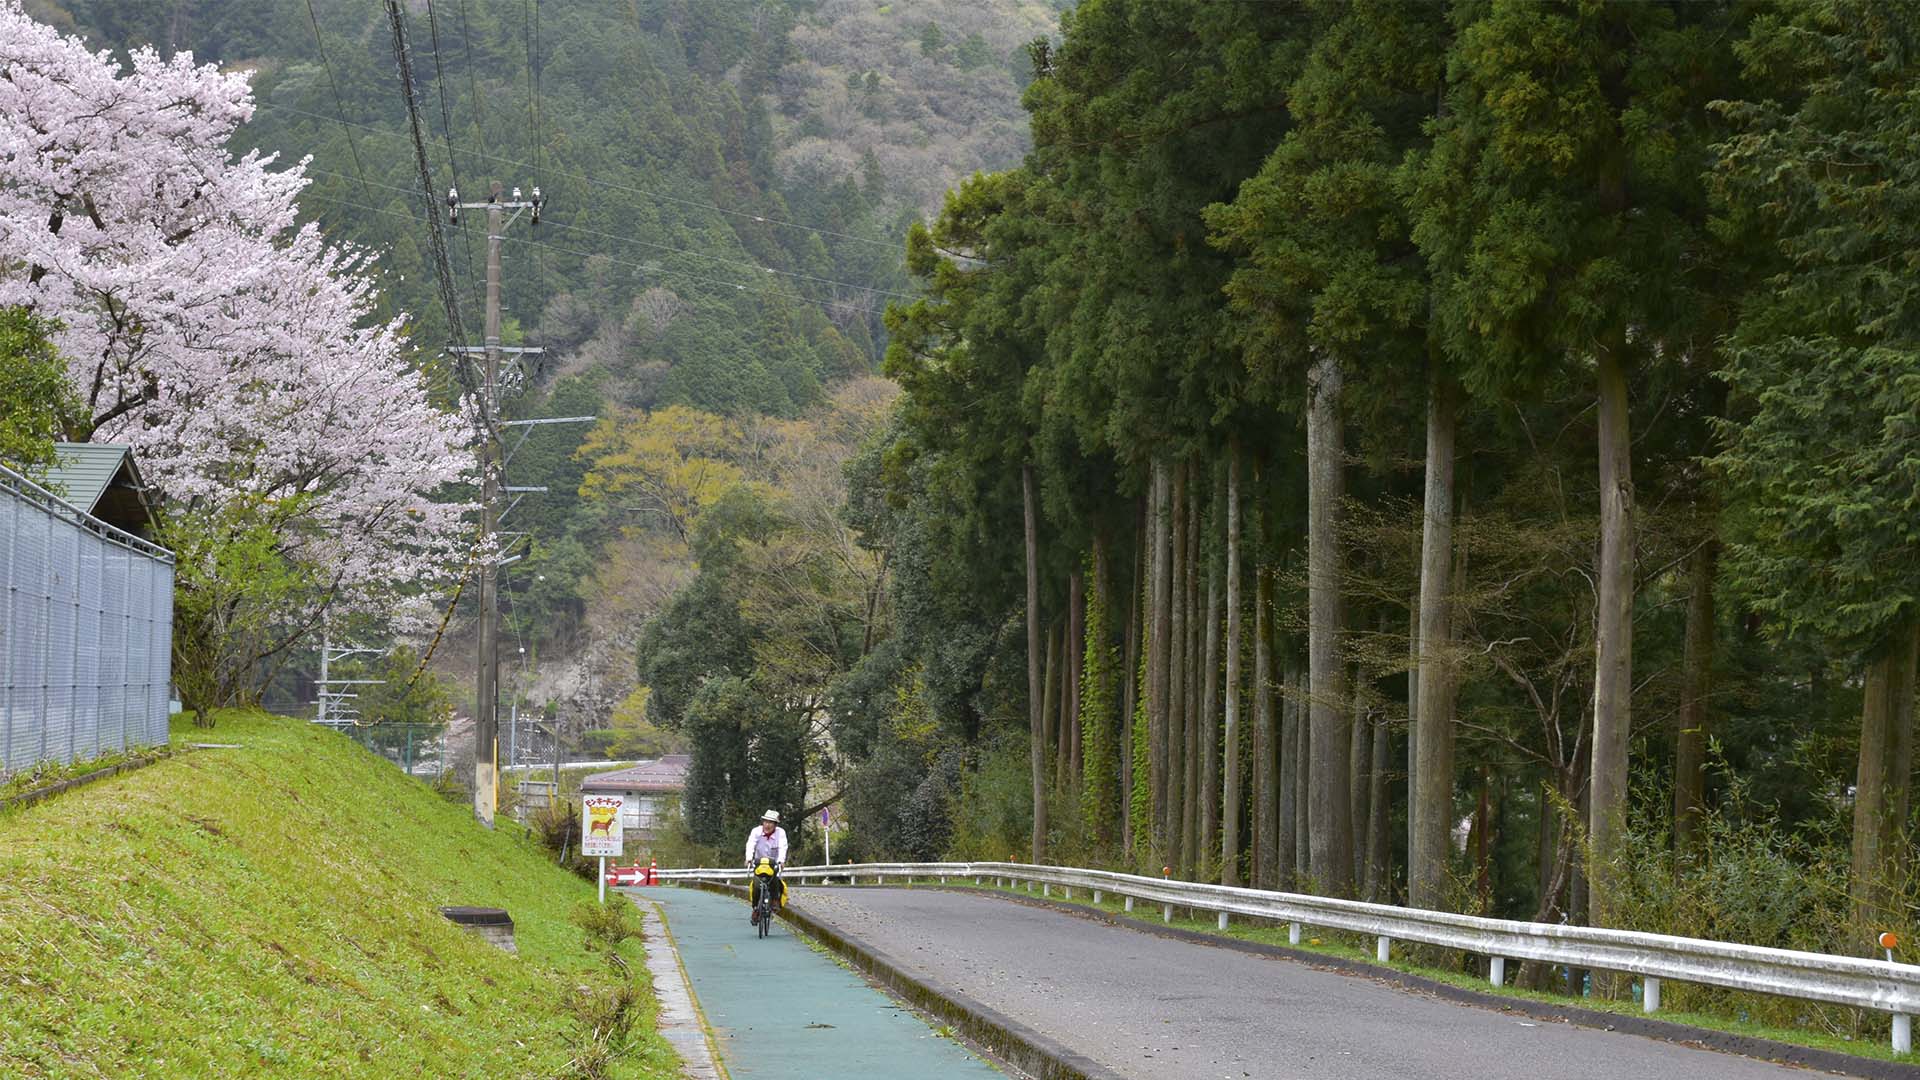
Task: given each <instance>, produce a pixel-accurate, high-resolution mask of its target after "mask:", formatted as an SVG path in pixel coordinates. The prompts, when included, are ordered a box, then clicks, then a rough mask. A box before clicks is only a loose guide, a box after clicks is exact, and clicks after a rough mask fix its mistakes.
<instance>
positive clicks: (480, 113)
mask: <svg viewBox="0 0 1920 1080" xmlns="http://www.w3.org/2000/svg"><path fill="white" fill-rule="evenodd" d="M459 2H460V47H461V49H462V50H464V51H465V52H466V54H467V89H468V90H469V91H470V92H471V93H472V94H473V121H474V128H473V134H474V138H476V139H478V140H479V141H480V156H482V157H485V156H486V151H487V114H486V111H485V110H484V108H483V107H482V104H481V99H480V80H479V78H478V77H477V76H475V75H474V73H473V71H474V68H473V33H472V31H470V30H468V29H467V0H459Z"/></svg>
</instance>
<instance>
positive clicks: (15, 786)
mask: <svg viewBox="0 0 1920 1080" xmlns="http://www.w3.org/2000/svg"><path fill="white" fill-rule="evenodd" d="M153 754H154V751H152V750H149V749H144V748H142V749H133V750H116V751H114V752H112V753H109V754H102V755H100V756H99V757H96V758H84V759H82V760H79V761H70V762H66V763H64V764H63V763H61V762H57V761H46V762H42V763H40V764H38V765H35V766H34V767H32V768H30V769H22V770H20V771H19V772H16V773H13V774H12V775H10V776H7V777H6V778H5V779H0V803H5V802H7V801H9V800H11V799H15V798H18V797H20V796H22V795H26V794H29V793H31V792H34V791H38V790H39V789H41V788H45V787H52V786H53V785H54V784H57V783H59V782H61V781H62V780H71V779H73V778H74V777H76V776H85V775H86V774H87V773H90V772H97V771H98V770H100V769H105V768H108V767H109V766H113V765H118V764H120V763H121V762H125V761H132V760H134V759H136V758H145V757H150V756H152V755H153Z"/></svg>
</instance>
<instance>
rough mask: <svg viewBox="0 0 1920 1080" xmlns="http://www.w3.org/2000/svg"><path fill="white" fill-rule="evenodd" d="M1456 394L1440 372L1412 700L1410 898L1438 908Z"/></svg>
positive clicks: (1446, 780) (1448, 773) (1446, 767)
mask: <svg viewBox="0 0 1920 1080" xmlns="http://www.w3.org/2000/svg"><path fill="white" fill-rule="evenodd" d="M1454 430H1455V420H1454V402H1453V393H1452V389H1451V387H1449V386H1448V385H1447V384H1446V383H1445V381H1444V380H1443V378H1442V377H1441V376H1439V375H1437V374H1436V375H1435V376H1434V379H1433V388H1432V391H1431V393H1429V394H1428V396H1427V482H1426V508H1425V514H1424V516H1423V522H1422V526H1421V535H1420V607H1419V626H1418V630H1419V632H1418V637H1417V642H1416V646H1415V647H1416V649H1417V650H1418V651H1417V654H1416V655H1417V657H1418V664H1417V669H1416V672H1417V673H1416V678H1415V684H1416V685H1415V690H1414V694H1413V700H1412V705H1413V706H1414V708H1415V709H1416V710H1417V711H1415V712H1414V714H1413V715H1414V723H1413V734H1412V736H1411V739H1412V743H1413V749H1414V754H1415V761H1414V772H1413V782H1412V783H1411V784H1410V785H1409V790H1410V792H1411V798H1410V799H1409V800H1408V804H1407V816H1408V817H1409V819H1410V820H1411V828H1412V834H1411V835H1412V836H1413V843H1412V846H1411V847H1410V848H1409V849H1408V851H1407V893H1408V902H1409V903H1411V904H1412V905H1413V906H1414V907H1423V908H1439V907H1440V906H1441V905H1442V904H1443V903H1444V902H1445V888H1446V877H1447V850H1448V837H1447V830H1448V828H1449V824H1450V822H1451V821H1452V820H1453V701H1454V696H1453V695H1454V690H1453V677H1452V670H1451V659H1452V655H1451V654H1452V648H1453V624H1452V619H1451V613H1450V610H1449V605H1450V604H1451V593H1452V580H1451V577H1450V573H1449V572H1450V571H1451V570H1452V568H1453V460H1454Z"/></svg>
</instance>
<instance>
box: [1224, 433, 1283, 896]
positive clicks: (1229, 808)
mask: <svg viewBox="0 0 1920 1080" xmlns="http://www.w3.org/2000/svg"><path fill="white" fill-rule="evenodd" d="M1257 591H1258V590H1256V592H1257ZM1254 624H1255V626H1256V628H1261V627H1264V624H1265V621H1264V620H1263V619H1262V618H1261V617H1260V616H1259V615H1257V614H1256V615H1255V616H1254ZM1255 632H1256V633H1257V632H1259V631H1258V629H1256V631H1255ZM1262 651H1263V652H1264V650H1262ZM1254 668H1255V670H1254V679H1255V681H1256V683H1259V682H1264V681H1265V679H1266V676H1267V672H1266V670H1265V665H1264V664H1262V663H1259V662H1256V663H1255V665H1254ZM1226 680H1227V681H1226V691H1227V692H1226V699H1227V700H1226V712H1227V716H1226V729H1227V730H1226V747H1225V749H1224V750H1223V751H1222V753H1223V755H1224V756H1225V758H1226V766H1227V768H1226V773H1227V775H1226V790H1225V791H1224V792H1223V794H1222V796H1221V800H1220V884H1222V885H1238V884H1240V453H1239V450H1238V449H1237V448H1236V449H1233V450H1229V451H1228V456H1227V675H1226ZM1265 692H1266V691H1265V689H1264V688H1260V687H1256V689H1255V690H1254V693H1256V694H1264V693H1265ZM1272 712H1273V710H1271V709H1266V708H1263V709H1261V713H1262V715H1261V717H1260V720H1259V726H1260V734H1259V736H1258V738H1257V740H1256V743H1255V747H1256V749H1255V752H1256V753H1265V754H1266V755H1267V756H1268V757H1269V758H1271V757H1272V755H1273V737H1272V731H1271V726H1272V724H1271V718H1272ZM1262 771H1264V772H1267V773H1269V774H1271V773H1272V771H1273V770H1272V765H1271V763H1269V765H1268V767H1267V768H1266V769H1264V770H1262ZM1265 786H1266V787H1267V788H1269V789H1271V788H1272V786H1273V785H1272V783H1271V782H1269V783H1268V784H1266V785H1265ZM1271 799H1272V792H1271V791H1270V790H1269V791H1268V792H1267V794H1266V795H1265V800H1271ZM1263 831H1264V830H1263Z"/></svg>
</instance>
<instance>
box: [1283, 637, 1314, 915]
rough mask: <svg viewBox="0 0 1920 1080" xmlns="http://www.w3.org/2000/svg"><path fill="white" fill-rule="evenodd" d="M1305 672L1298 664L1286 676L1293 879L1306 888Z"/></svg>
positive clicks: (1309, 826)
mask: <svg viewBox="0 0 1920 1080" xmlns="http://www.w3.org/2000/svg"><path fill="white" fill-rule="evenodd" d="M1305 682H1306V676H1305V674H1304V673H1303V672H1301V671H1300V670H1299V669H1298V668H1295V669H1294V671H1293V674H1292V675H1291V676H1289V677H1288V679H1287V686H1288V688H1289V690H1290V691H1291V694H1290V695H1289V696H1290V698H1291V699H1292V701H1293V741H1294V748H1293V760H1294V768H1293V883H1292V885H1290V886H1289V888H1291V889H1294V890H1298V891H1300V892H1305V891H1306V886H1305V881H1304V879H1305V878H1306V877H1307V875H1308V874H1309V873H1310V872H1311V868H1312V866H1313V851H1312V847H1313V843H1312V838H1313V797H1312V790H1313V717H1312V715H1311V714H1310V712H1309V710H1308V708H1307V700H1306V689H1307V688H1306V685H1305Z"/></svg>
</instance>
